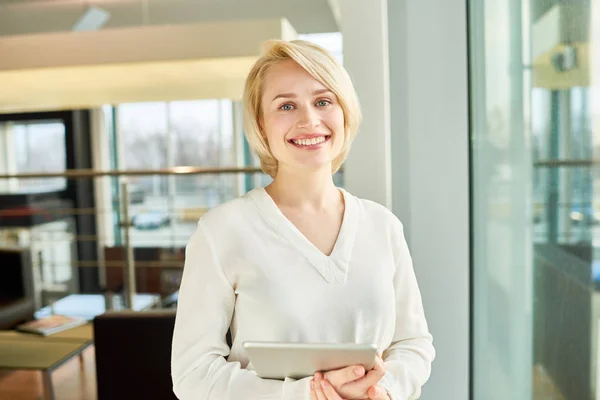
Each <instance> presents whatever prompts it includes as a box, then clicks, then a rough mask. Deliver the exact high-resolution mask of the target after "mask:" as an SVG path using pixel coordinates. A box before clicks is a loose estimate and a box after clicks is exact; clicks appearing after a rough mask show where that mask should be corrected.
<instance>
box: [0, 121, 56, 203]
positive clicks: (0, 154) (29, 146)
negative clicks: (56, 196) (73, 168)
mask: <svg viewBox="0 0 600 400" xmlns="http://www.w3.org/2000/svg"><path fill="white" fill-rule="evenodd" d="M66 166H67V156H66V151H65V124H64V122H63V121H59V120H42V121H18V122H12V121H9V122H5V123H2V124H0V171H4V172H6V173H12V174H26V173H34V172H40V171H43V172H64V171H65V169H66ZM66 184H67V182H66V180H65V179H64V178H53V179H11V180H4V181H3V182H0V190H1V191H2V192H11V193H15V192H31V191H38V192H42V191H53V190H63V189H65V188H66Z"/></svg>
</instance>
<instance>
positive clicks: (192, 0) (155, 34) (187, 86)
mask: <svg viewBox="0 0 600 400" xmlns="http://www.w3.org/2000/svg"><path fill="white" fill-rule="evenodd" d="M339 1H340V0H0V87H2V90H1V91H0V112H20V111H32V110H57V109H70V108H84V107H85V108H88V107H97V106H99V105H102V104H119V103H126V102H138V101H165V100H185V99H201V98H233V99H239V98H240V96H241V92H242V89H243V83H244V79H245V76H246V74H247V73H248V70H249V68H250V66H251V65H252V63H253V62H254V61H255V60H256V58H257V57H258V55H259V50H260V44H261V43H262V42H263V41H264V40H267V39H272V38H281V39H285V40H287V39H286V38H288V39H289V38H293V37H295V35H297V34H310V33H324V32H337V31H339V28H338V26H339V18H338V17H339V7H338V6H339ZM91 6H94V7H99V8H101V9H103V10H105V11H107V12H108V13H109V14H110V17H109V19H108V21H107V22H106V23H105V24H104V25H103V26H102V27H101V28H100V29H99V30H96V31H91V32H73V31H72V28H73V26H74V25H75V24H76V22H77V21H78V20H79V19H80V18H81V17H82V16H83V15H84V13H85V12H86V10H88V9H89V7H91Z"/></svg>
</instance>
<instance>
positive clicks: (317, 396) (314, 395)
mask: <svg viewBox="0 0 600 400" xmlns="http://www.w3.org/2000/svg"><path fill="white" fill-rule="evenodd" d="M367 394H368V396H369V397H368V398H366V399H362V400H391V399H390V397H389V396H388V394H387V393H386V391H385V390H384V389H382V388H381V387H379V386H371V387H370V388H369V390H368V391H367ZM310 399H311V400H346V399H344V398H342V397H341V396H340V395H339V394H338V392H336V391H335V389H334V388H333V386H331V383H329V382H328V381H327V380H326V379H321V380H316V379H313V380H311V381H310Z"/></svg>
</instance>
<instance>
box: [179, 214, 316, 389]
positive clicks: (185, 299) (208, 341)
mask: <svg viewBox="0 0 600 400" xmlns="http://www.w3.org/2000/svg"><path fill="white" fill-rule="evenodd" d="M217 253H218V252H217V251H215V246H214V243H212V242H211V238H210V236H209V232H208V230H207V231H206V232H205V228H204V227H203V221H202V220H201V221H200V222H199V224H198V228H197V230H196V232H195V233H194V234H193V236H192V238H191V239H190V242H189V243H188V245H187V247H186V260H185V266H184V271H183V277H182V282H181V287H180V291H179V301H178V307H177V317H176V321H175V329H174V333H173V346H172V360H171V369H172V378H173V391H174V393H175V395H176V396H177V397H178V398H179V399H180V400H259V399H260V400H307V399H308V398H309V395H310V394H309V393H310V391H309V386H308V385H309V379H306V378H305V379H301V380H298V381H295V380H286V381H283V382H282V381H277V380H268V379H262V378H260V377H258V376H257V375H256V374H255V373H254V372H252V371H249V370H246V369H243V368H241V365H240V363H239V362H228V361H227V360H226V357H227V356H228V355H229V352H230V349H229V347H228V345H227V342H226V334H227V331H228V329H229V325H230V322H231V318H232V315H233V311H234V305H235V293H234V289H233V285H232V284H231V282H230V281H229V280H228V279H227V277H226V275H225V273H224V271H223V269H222V266H221V265H220V260H219V255H218V254H217Z"/></svg>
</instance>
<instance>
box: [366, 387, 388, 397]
mask: <svg viewBox="0 0 600 400" xmlns="http://www.w3.org/2000/svg"><path fill="white" fill-rule="evenodd" d="M367 394H368V395H369V399H370V400H389V397H388V394H387V392H386V391H385V390H384V389H382V388H381V387H379V386H372V387H370V388H369V390H368V391H367Z"/></svg>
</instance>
